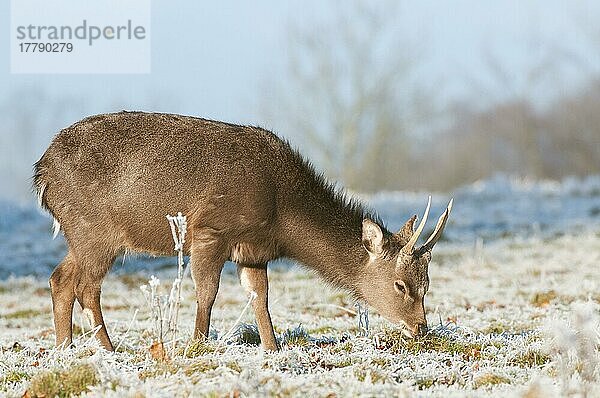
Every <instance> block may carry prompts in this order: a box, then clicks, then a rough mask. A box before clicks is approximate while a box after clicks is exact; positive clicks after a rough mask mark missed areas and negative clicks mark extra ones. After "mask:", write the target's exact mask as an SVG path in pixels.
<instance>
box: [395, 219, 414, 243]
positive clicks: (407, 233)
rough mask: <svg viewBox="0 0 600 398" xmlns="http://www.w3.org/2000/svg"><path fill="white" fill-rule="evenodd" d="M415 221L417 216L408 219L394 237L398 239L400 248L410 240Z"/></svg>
mask: <svg viewBox="0 0 600 398" xmlns="http://www.w3.org/2000/svg"><path fill="white" fill-rule="evenodd" d="M416 221H417V216H416V215H414V216H412V217H411V218H409V219H408V221H406V224H404V226H403V227H402V228H400V231H398V232H396V236H397V237H398V238H400V243H401V245H402V246H404V245H405V244H406V243H407V242H408V241H409V240H410V237H411V236H412V235H413V233H414V228H415V222H416Z"/></svg>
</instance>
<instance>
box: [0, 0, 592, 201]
mask: <svg viewBox="0 0 600 398" xmlns="http://www.w3.org/2000/svg"><path fill="white" fill-rule="evenodd" d="M152 7H153V8H152V26H151V40H152V73H151V74H148V75H11V74H10V73H9V66H10V60H9V59H8V54H9V52H8V47H9V37H8V36H7V35H3V36H0V48H2V51H1V52H0V65H1V68H0V198H1V199H8V200H10V201H16V202H32V201H33V199H34V198H33V195H32V194H31V192H30V176H31V165H32V164H33V163H34V162H35V161H36V160H37V159H38V158H39V157H40V156H41V154H42V153H43V151H44V150H45V148H46V147H47V146H48V144H49V142H50V140H51V139H52V136H53V135H54V134H56V133H57V132H58V131H59V130H60V129H61V128H63V127H66V126H68V125H70V124H72V123H73V122H75V121H77V120H79V119H81V118H83V117H85V116H88V115H90V114H97V113H104V112H113V111H120V110H123V109H127V110H144V111H160V112H172V113H180V114H188V115H194V116H200V117H205V118H212V119H218V120H224V121H228V122H234V123H240V124H252V125H260V126H262V127H265V128H267V129H270V130H273V131H275V132H276V133H277V134H279V135H280V136H282V137H285V138H287V139H289V140H290V141H291V142H292V144H293V145H295V146H297V147H299V148H300V149H301V150H302V151H303V152H304V153H305V154H306V155H307V156H308V157H310V159H311V160H312V161H313V162H314V163H315V164H316V165H317V166H318V167H319V168H320V169H323V170H324V171H325V172H326V174H327V175H328V176H329V177H331V178H333V179H336V180H338V181H340V182H342V183H343V184H344V185H345V186H347V187H348V188H350V189H352V190H356V191H362V192H374V191H380V190H439V191H447V190H450V189H453V188H456V187H458V186H462V185H465V184H467V183H471V182H473V181H476V180H479V179H484V178H488V177H492V176H494V175H497V174H498V173H505V174H507V175H511V176H513V175H514V176H520V177H527V178H532V179H561V178H563V177H566V176H579V177H583V176H587V175H594V174H600V23H599V22H598V21H600V2H594V1H569V2H565V1H522V0H521V1H520V0H510V1H503V2H493V3H492V2H480V1H477V0H463V1H452V2H450V1H434V0H430V1H419V2H416V1H413V2H393V1H377V2H367V1H362V2H361V1H351V2H342V1H330V2H322V1H314V0H310V1H290V2H278V1H273V0H263V1H256V2H236V1H223V2H218V3H214V4H213V3H210V2H196V1H192V0H186V1H183V0H182V1H179V2H177V3H168V2H159V1H153V3H152ZM9 11H10V10H9V3H8V2H3V3H2V4H1V5H0V15H2V16H3V19H4V21H5V22H8V21H9V15H10V12H9ZM107 62H110V60H107Z"/></svg>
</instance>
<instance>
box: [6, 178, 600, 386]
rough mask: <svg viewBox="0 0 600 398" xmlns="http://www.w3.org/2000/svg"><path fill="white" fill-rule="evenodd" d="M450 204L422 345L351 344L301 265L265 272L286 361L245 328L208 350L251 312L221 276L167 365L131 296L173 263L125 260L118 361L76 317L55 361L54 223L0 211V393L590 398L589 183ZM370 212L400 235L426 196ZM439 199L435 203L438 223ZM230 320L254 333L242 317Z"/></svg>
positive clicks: (597, 382)
mask: <svg viewBox="0 0 600 398" xmlns="http://www.w3.org/2000/svg"><path fill="white" fill-rule="evenodd" d="M453 196H454V197H455V203H456V205H455V209H454V211H453V213H452V216H451V222H450V223H449V225H448V226H447V228H446V231H447V234H446V236H447V239H446V240H445V241H442V242H440V243H438V246H437V247H436V250H435V252H434V256H433V261H432V263H431V265H430V276H431V288H430V292H429V293H428V295H427V298H426V306H427V310H428V321H429V324H430V326H432V328H433V331H432V333H431V335H429V336H428V337H426V338H425V339H423V340H419V341H403V340H400V339H399V338H398V333H397V332H396V331H395V330H394V329H393V328H392V327H391V325H389V324H388V323H386V322H385V321H384V320H383V319H381V318H380V317H379V316H378V315H377V314H376V313H373V312H371V314H370V320H371V328H370V335H369V336H368V337H361V336H359V335H358V332H359V329H358V319H357V317H356V315H355V311H356V308H355V307H354V303H353V302H352V301H351V300H350V298H349V297H348V296H347V295H346V294H345V293H343V292H339V291H334V290H332V289H330V288H329V287H327V286H326V285H324V284H323V283H321V282H320V281H318V279H317V278H316V277H315V276H314V275H312V274H310V273H308V272H305V271H304V270H302V269H301V268H298V267H291V268H290V267H287V266H279V267H273V269H272V270H271V272H270V281H271V283H270V286H271V295H270V302H271V312H272V317H273V320H274V323H275V325H276V331H277V333H278V336H279V338H280V339H281V342H282V343H283V349H282V350H281V351H280V352H277V353H265V352H263V351H262V350H261V349H260V348H259V347H257V346H256V345H255V343H256V337H255V335H254V333H253V332H252V328H251V327H247V329H248V330H249V331H247V332H246V333H238V334H237V335H236V334H234V335H233V336H232V337H231V338H227V339H224V340H223V339H220V340H217V338H219V337H222V336H223V335H225V334H226V333H227V332H228V331H229V330H230V329H232V328H234V329H236V330H238V331H239V327H238V328H236V327H235V323H236V320H237V319H238V317H240V314H241V313H242V309H243V308H244V306H245V304H246V302H247V297H246V296H245V294H244V292H243V290H242V289H241V288H240V287H239V284H238V282H237V277H236V276H235V273H233V272H232V271H231V270H230V269H227V270H226V272H225V273H224V275H223V278H222V286H221V289H220V292H219V296H218V298H217V303H216V304H215V307H214V311H213V324H212V325H213V328H214V331H213V332H214V333H213V334H214V336H213V337H214V338H213V339H212V340H211V341H209V342H208V343H206V344H195V345H192V346H190V347H187V349H186V350H185V352H184V353H180V355H178V356H175V357H174V358H172V360H171V361H169V362H166V363H161V362H157V361H155V360H153V359H152V358H151V356H150V354H149V350H148V347H149V346H150V344H151V342H152V333H151V330H152V322H151V319H150V309H149V308H148V305H147V304H146V301H145V299H144V296H143V294H142V292H141V291H140V289H139V286H141V285H142V284H145V283H147V280H148V278H149V275H150V273H159V274H160V276H161V279H162V280H163V284H166V283H167V282H168V279H169V278H172V277H173V275H174V274H175V260H174V259H172V258H167V259H149V258H146V257H143V258H137V259H135V258H134V259H131V258H129V257H128V258H127V259H126V260H125V263H124V264H122V262H121V260H119V261H118V262H117V264H116V265H115V268H116V269H117V271H118V272H113V273H111V276H109V277H108V278H107V280H106V282H105V283H104V293H103V306H104V313H105V318H106V320H107V322H108V328H109V331H110V332H111V336H112V338H113V343H114V344H115V345H119V349H118V350H117V351H118V352H117V353H107V352H105V351H103V350H102V349H99V348H98V345H97V343H96V342H95V340H94V339H91V338H90V332H89V331H88V326H87V321H86V320H85V317H84V316H83V315H82V314H81V312H80V310H79V308H77V309H76V313H75V316H74V320H75V325H76V327H75V329H76V332H77V334H78V335H79V336H80V337H78V339H77V341H76V348H71V349H68V350H65V351H57V350H53V349H52V346H53V339H54V334H53V330H52V315H51V305H50V296H49V289H48V285H47V282H46V277H47V275H48V274H49V272H50V270H51V268H52V266H53V265H54V264H55V263H56V262H57V261H58V259H59V258H60V256H61V255H62V253H63V251H64V247H63V246H62V245H63V243H62V242H61V241H60V240H56V241H51V240H50V239H49V233H48V229H49V224H50V223H49V220H48V219H47V218H45V217H44V216H42V215H39V214H38V213H37V212H36V211H35V210H32V209H31V208H24V207H16V206H12V205H6V204H5V205H2V206H0V245H1V246H0V275H1V276H2V277H3V278H4V280H3V281H1V282H0V303H1V305H0V347H1V353H0V395H1V394H6V395H9V396H21V395H23V393H24V392H25V390H26V389H29V391H30V394H31V393H32V392H35V391H38V392H39V391H41V390H40V389H43V387H44V386H45V387H48V386H50V387H51V386H54V387H57V386H58V387H57V388H63V389H64V388H71V391H77V390H78V389H79V390H81V389H82V388H83V387H86V386H87V388H88V389H89V392H87V393H84V394H88V395H91V396H165V397H167V396H189V395H191V396H204V395H209V396H228V395H231V396H274V395H278V396H334V395H336V396H357V395H364V396H374V395H381V396H394V395H396V396H438V397H446V396H456V397H463V396H498V395H503V396H507V397H510V396H527V397H547V396H550V397H551V396H557V397H559V396H567V395H572V396H584V394H587V396H589V397H592V396H600V374H599V373H600V354H599V351H598V348H599V344H600V321H599V315H600V313H599V308H600V271H599V270H600V178H588V179H586V180H584V181H578V180H567V181H564V182H562V183H560V184H558V183H552V182H544V183H530V182H526V181H522V180H520V181H515V180H510V179H505V178H498V179H495V180H490V181H485V182H482V183H478V184H474V185H472V186H468V187H465V188H463V189H460V190H458V191H456V192H454V194H453ZM367 199H368V201H369V202H370V203H371V204H372V205H373V206H374V207H375V208H376V209H377V210H378V211H379V212H380V213H381V215H382V217H383V218H384V219H386V220H388V224H389V226H390V228H392V229H395V228H397V227H398V226H400V225H401V223H402V222H403V221H404V220H405V219H406V218H407V217H408V216H409V215H410V214H412V213H421V212H422V210H423V206H424V204H425V202H426V194H425V193H420V194H415V193H382V194H377V195H373V196H371V197H369V198H367ZM446 199H447V197H445V196H444V195H434V202H435V204H436V206H437V208H436V209H434V210H433V213H434V214H436V215H437V214H439V212H440V211H441V209H442V207H443V206H445V203H444V201H445V200H446ZM432 223H433V221H432ZM166 267H168V268H166ZM148 269H151V270H152V271H148ZM130 271H136V272H135V273H131V272H130ZM10 274H13V275H16V276H13V277H8V275H10ZM26 274H33V275H34V276H25V275H26ZM183 296H184V300H183V303H182V305H183V307H182V312H181V320H180V325H181V329H182V330H181V333H180V334H181V335H182V336H183V337H185V338H187V337H189V336H190V334H191V332H192V328H193V318H194V293H193V287H192V284H191V281H189V280H188V281H187V282H186V283H185V285H184V293H183ZM136 310H137V313H136ZM241 321H242V322H243V324H251V323H252V322H253V316H252V314H251V312H247V313H244V314H243V315H242V317H241ZM82 333H83V334H82ZM182 345H183V343H182ZM82 366H83V367H82ZM49 371H50V372H54V373H48V372H49ZM59 372H62V373H61V374H59ZM61 383H62V384H61ZM69 383H70V384H69ZM73 386H75V387H73ZM78 386H79V387H81V388H79V387H78ZM82 386H83V387H82ZM48 388H49V387H48ZM46 391H48V390H46ZM332 394H334V395H332Z"/></svg>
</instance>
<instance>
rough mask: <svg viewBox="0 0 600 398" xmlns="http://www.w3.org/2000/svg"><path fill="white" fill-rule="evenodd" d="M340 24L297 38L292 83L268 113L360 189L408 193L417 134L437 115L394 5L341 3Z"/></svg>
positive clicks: (336, 20)
mask: <svg viewBox="0 0 600 398" xmlns="http://www.w3.org/2000/svg"><path fill="white" fill-rule="evenodd" d="M336 4H337V5H338V8H336V9H335V10H334V12H333V13H332V14H333V15H334V17H333V18H332V19H329V20H328V21H326V22H322V23H320V24H319V23H316V24H315V26H302V27H299V28H298V27H296V28H295V29H293V31H292V33H291V35H290V41H289V43H290V45H289V50H288V52H289V60H288V70H289V79H286V82H283V83H280V85H279V87H277V89H278V91H279V92H280V93H283V95H281V96H280V97H281V98H280V99H279V100H278V101H274V103H273V104H270V105H268V106H267V112H268V113H269V114H270V115H268V116H267V117H268V118H269V117H271V118H273V117H276V118H278V119H279V120H280V122H279V123H280V124H281V125H284V126H285V129H286V131H291V135H292V136H293V138H294V140H295V141H298V142H301V143H305V145H306V146H307V148H305V149H307V150H308V151H309V152H311V154H312V155H313V157H316V158H317V159H318V163H320V165H321V166H323V167H324V168H325V170H327V173H328V174H330V175H331V176H332V177H334V178H336V179H340V180H342V181H343V182H344V183H345V184H346V185H347V186H349V187H350V188H353V189H361V190H375V189H386V188H387V189H391V188H395V189H398V188H401V187H402V186H403V185H404V184H402V183H403V182H405V181H406V177H407V175H408V173H406V174H403V173H402V171H403V170H407V166H408V165H409V164H410V156H411V155H410V154H411V146H410V142H411V140H410V139H409V133H410V132H411V131H414V130H415V129H416V128H417V127H418V125H419V123H420V122H421V121H422V120H423V119H424V114H428V113H429V111H430V110H431V98H430V96H429V95H428V94H427V93H426V91H425V90H424V89H423V88H422V87H418V86H417V85H416V79H415V76H414V73H413V72H414V70H415V65H416V63H417V59H416V55H415V51H414V50H413V47H412V46H411V45H410V44H409V43H408V41H407V40H406V39H405V38H404V37H403V35H402V32H400V31H399V29H398V27H399V25H400V24H398V23H397V22H398V16H399V11H400V10H399V7H398V6H397V5H395V4H394V3H386V6H384V7H381V5H382V3H377V5H378V6H379V7H377V8H376V7H373V3H367V2H344V3H336Z"/></svg>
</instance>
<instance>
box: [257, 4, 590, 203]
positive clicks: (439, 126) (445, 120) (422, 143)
mask: <svg viewBox="0 0 600 398" xmlns="http://www.w3.org/2000/svg"><path fill="white" fill-rule="evenodd" d="M349 4H352V6H348V7H344V8H343V9H340V10H336V11H339V12H336V13H335V16H334V18H333V19H331V20H329V21H326V22H325V23H322V24H321V25H319V26H317V27H315V26H312V25H311V26H310V27H305V28H303V27H300V28H295V29H293V30H292V32H291V34H290V39H289V41H290V46H289V50H288V51H289V60H288V69H289V80H288V81H285V82H279V87H276V88H277V89H279V92H280V100H279V101H274V102H271V103H270V104H268V105H267V106H266V112H265V115H267V119H269V118H270V119H271V120H273V119H278V120H280V121H282V122H281V126H282V129H281V130H282V131H283V132H285V133H286V134H289V136H290V137H291V138H292V142H293V143H298V144H300V145H301V147H302V149H303V150H305V151H307V152H309V154H310V157H311V158H312V159H314V160H315V163H317V165H318V166H319V167H320V168H322V169H324V170H326V173H327V174H328V175H329V176H330V177H332V178H334V179H337V180H340V181H342V182H343V183H344V184H345V185H346V186H347V187H349V188H351V189H355V190H359V191H375V190H382V189H383V190H386V189H387V190H390V189H391V190H394V189H399V190H400V189H405V190H406V189H408V190H412V189H442V190H445V189H451V188H454V187H456V186H458V185H461V184H465V183H468V182H472V181H475V180H477V179H481V178H486V177H489V176H492V175H494V174H496V173H508V174H513V175H520V176H527V177H533V178H552V179H560V178H562V177H565V176H571V175H576V176H582V175H588V174H598V173H600V76H597V75H590V76H589V79H588V80H589V83H588V84H587V85H586V87H585V88H582V89H579V90H575V91H570V92H568V91H563V92H562V93H561V95H559V96H557V97H556V99H555V100H554V102H553V103H551V104H549V105H546V106H544V107H540V106H537V104H536V103H535V102H534V100H533V99H532V98H531V95H529V91H530V89H532V90H533V89H534V88H539V87H534V86H541V85H544V84H554V83H555V82H556V81H557V80H558V79H560V74H561V66H562V65H560V64H561V63H562V62H566V59H567V57H563V56H564V54H563V53H561V52H560V51H555V50H556V49H554V51H550V52H549V54H548V56H547V57H546V58H545V59H544V60H543V62H540V64H539V65H537V66H536V67H535V68H532V69H531V70H530V71H529V72H528V73H526V74H525V76H518V77H515V76H513V75H511V74H510V73H508V72H507V71H506V70H505V69H504V68H503V66H502V64H501V62H499V61H498V60H497V59H496V58H495V57H493V56H492V55H490V54H483V55H482V56H483V57H484V59H485V60H486V65H487V67H488V69H489V72H490V76H491V77H492V79H494V80H495V81H496V84H497V85H499V86H500V87H502V90H503V91H504V92H505V94H506V95H505V96H504V97H503V99H501V100H498V101H495V102H493V103H492V104H488V105H487V106H484V107H482V106H481V104H480V103H479V101H481V102H485V100H482V97H489V94H488V93H487V91H486V89H485V88H481V87H479V88H478V90H477V92H475V93H473V95H472V96H471V97H470V99H467V100H465V101H461V102H455V103H451V104H445V105H443V106H442V105H440V104H439V98H438V97H439V95H437V93H438V91H439V87H441V86H442V85H443V82H433V83H432V82H428V83H429V85H423V84H419V79H421V81H422V80H423V78H422V77H421V78H420V77H418V76H416V72H417V69H418V67H419V66H420V65H421V62H423V58H424V57H423V56H422V54H419V53H418V51H416V48H417V47H416V46H415V45H412V44H411V43H410V41H409V40H407V39H406V38H405V37H403V36H402V35H400V34H399V32H398V31H397V30H395V26H397V24H398V21H397V20H396V19H395V18H396V16H397V15H398V13H397V12H396V11H397V9H394V7H395V5H394V3H390V4H389V6H387V7H379V6H380V4H378V5H379V6H378V7H376V8H375V7H372V3H367V2H354V3H349ZM515 80H521V81H524V82H525V84H524V85H522V86H524V88H521V89H520V90H518V89H515V87H516V84H515V82H514V81H515ZM465 84H467V85H468V84H470V83H469V82H465ZM542 88H543V87H542ZM486 99H489V98H486Z"/></svg>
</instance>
